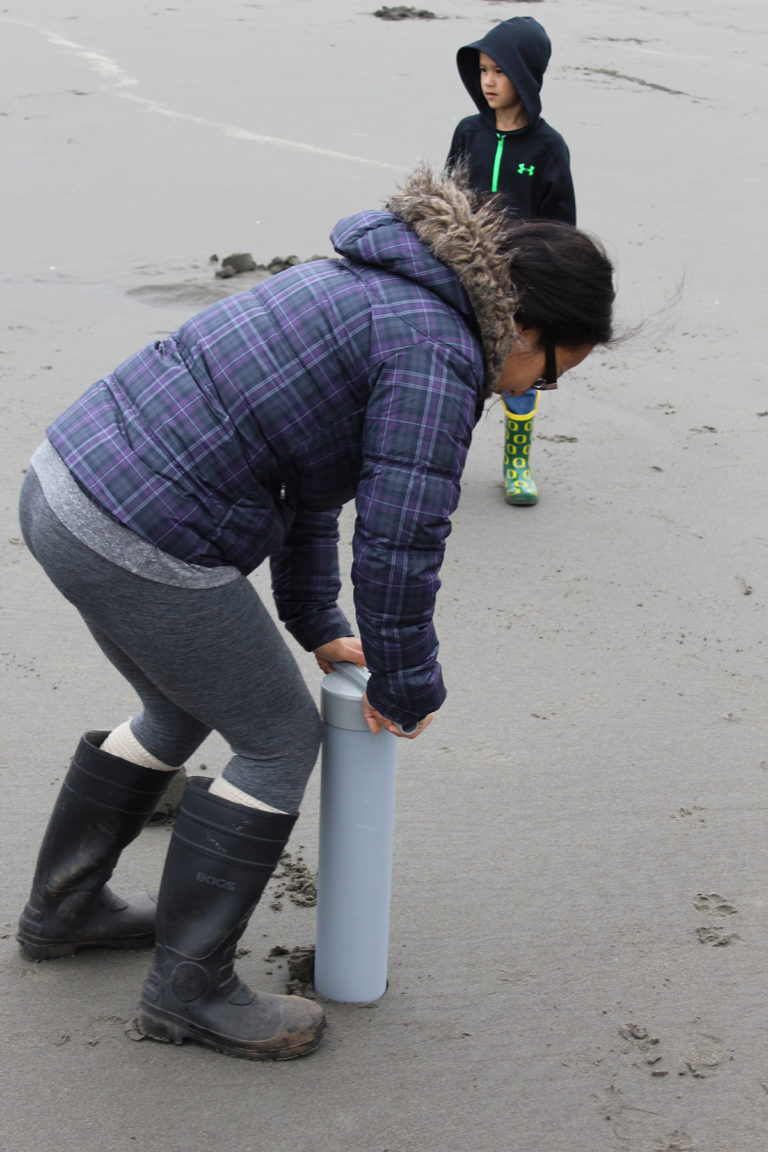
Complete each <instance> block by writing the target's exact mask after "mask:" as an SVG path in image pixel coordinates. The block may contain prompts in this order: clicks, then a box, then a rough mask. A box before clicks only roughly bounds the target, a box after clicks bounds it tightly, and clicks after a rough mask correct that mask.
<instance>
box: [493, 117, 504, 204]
mask: <svg viewBox="0 0 768 1152" xmlns="http://www.w3.org/2000/svg"><path fill="white" fill-rule="evenodd" d="M505 140H506V136H502V134H501V132H497V133H496V158H495V160H494V161H493V176H492V178H491V192H498V190H499V170H500V168H501V154H502V152H503V151H504V141H505Z"/></svg>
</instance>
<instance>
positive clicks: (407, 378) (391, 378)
mask: <svg viewBox="0 0 768 1152" xmlns="http://www.w3.org/2000/svg"><path fill="white" fill-rule="evenodd" d="M457 360H458V363H456V361H457ZM476 372H477V366H472V365H471V364H469V363H468V362H467V361H466V360H464V359H463V358H459V357H452V356H451V353H450V352H449V351H447V350H446V349H445V348H444V347H442V346H440V345H434V344H431V343H428V342H424V343H422V344H417V345H416V346H414V347H411V348H408V349H407V350H403V351H401V352H400V353H399V354H397V355H396V356H393V357H391V358H389V359H388V360H387V362H386V363H385V365H384V366H383V367H382V369H381V370H380V372H379V375H378V377H377V379H376V381H375V383H374V385H373V389H372V392H371V396H370V399H369V402H368V405H367V409H366V417H365V424H364V432H363V468H362V473H361V478H360V483H359V486H358V490H357V497H356V501H357V522H356V527H355V536H354V542H353V565H352V580H353V584H354V596H355V610H356V614H357V623H358V627H359V630H360V638H361V640H362V644H363V651H364V653H365V657H366V661H367V664H368V668H369V670H370V673H371V677H370V680H369V682H368V689H367V694H368V699H369V701H370V703H371V704H372V705H373V707H374V708H376V709H377V710H378V711H379V712H381V713H382V714H383V715H385V716H387V717H389V718H390V719H392V720H395V721H397V722H398V723H401V724H405V723H411V722H413V721H415V720H420V719H422V718H423V717H424V716H426V715H427V714H428V713H429V712H433V711H435V710H436V709H437V708H439V707H440V705H441V704H442V703H443V701H444V699H445V696H446V691H445V687H444V684H443V677H442V672H441V669H440V665H439V663H438V661H437V652H438V640H437V635H436V633H435V629H434V625H433V614H434V608H435V598H436V596H437V592H438V589H439V587H440V579H439V572H440V565H441V563H442V559H443V552H444V547H445V541H446V538H447V537H448V535H449V533H450V530H451V526H450V516H451V514H452V513H453V511H454V510H455V508H456V505H457V504H458V500H459V494H460V478H461V474H462V471H463V469H464V463H465V460H466V455H467V451H468V448H469V444H470V440H471V436H472V428H473V426H474V423H475V419H476V405H477V400H478V392H479V389H480V387H481V381H480V380H478V379H477V378H476Z"/></svg>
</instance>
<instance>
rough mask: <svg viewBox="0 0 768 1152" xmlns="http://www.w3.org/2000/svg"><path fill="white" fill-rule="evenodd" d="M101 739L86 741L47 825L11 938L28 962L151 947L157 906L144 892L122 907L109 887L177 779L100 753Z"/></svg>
mask: <svg viewBox="0 0 768 1152" xmlns="http://www.w3.org/2000/svg"><path fill="white" fill-rule="evenodd" d="M106 737H107V733H106V732H86V734H85V735H84V736H83V738H82V740H81V741H80V743H79V745H78V748H77V751H76V752H75V755H74V756H73V758H72V763H71V764H70V767H69V771H68V772H67V775H66V777H65V778H64V783H63V784H62V786H61V791H60V792H59V795H58V798H57V800H56V804H55V807H54V809H53V812H52V814H51V818H50V820H49V822H48V828H47V829H46V832H45V836H44V837H43V843H42V845H41V847H40V853H39V855H38V858H37V868H36V870H35V877H34V880H33V881H32V894H31V896H30V898H29V901H28V903H27V905H26V907H25V909H24V911H23V912H22V914H21V919H20V921H19V929H18V932H17V933H16V939H17V940H18V941H19V943H20V944H21V948H22V951H23V952H24V954H25V955H26V956H28V957H29V959H30V960H52V959H54V958H55V957H57V956H71V955H72V954H73V953H75V952H77V951H78V949H80V948H88V947H94V946H96V947H101V948H146V947H149V946H151V945H152V944H154V941H155V914H156V904H155V900H154V898H153V897H151V896H149V895H148V894H147V893H146V892H144V893H142V894H141V895H139V896H133V897H131V898H130V899H129V900H123V899H122V898H121V897H119V896H116V895H115V894H114V892H111V891H110V889H109V888H108V887H107V881H108V880H109V878H110V876H111V875H112V872H113V870H114V867H115V864H116V863H117V859H118V857H119V855H120V853H121V852H122V850H123V848H125V847H126V845H127V844H130V842H131V841H132V840H135V838H136V837H137V836H138V834H139V832H140V831H141V829H142V828H143V827H144V824H145V823H146V821H147V820H148V819H149V817H150V816H151V815H152V813H153V811H154V810H155V807H156V805H157V802H158V800H159V799H160V796H161V795H162V794H163V792H164V791H165V789H166V788H167V787H168V785H169V784H170V782H171V780H172V779H173V776H174V773H173V772H156V771H155V770H154V769H152V768H143V767H142V766H141V765H139V764H132V763H131V762H130V761H128V760H121V759H120V757H119V756H111V755H110V754H109V753H108V752H102V750H101V747H100V745H101V744H102V743H103V741H104V740H105V739H106Z"/></svg>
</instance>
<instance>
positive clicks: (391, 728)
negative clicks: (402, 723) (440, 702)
mask: <svg viewBox="0 0 768 1152" xmlns="http://www.w3.org/2000/svg"><path fill="white" fill-rule="evenodd" d="M434 715H435V714H434V712H430V714H429V715H428V716H425V717H424V719H423V720H419V723H418V725H417V727H416V729H415V730H414V731H413V732H403V730H402V728H400V727H399V726H398V725H397V724H396V723H395V721H394V720H388V719H387V717H386V716H382V714H381V712H377V711H376V709H375V708H373V707H372V706H371V705H370V704H369V703H368V697H367V696H366V695H365V694H363V719H364V720H365V722H366V724H367V725H368V727H369V728H370V730H371V732H372V733H373V734H374V736H377V735H378V734H379V732H381V730H382V728H383V729H384V730H385V731H387V732H391V733H392V735H393V736H400V737H402V739H404V740H415V739H416V737H417V736H419V735H420V734H421V733H422V732H423V731H424V729H425V728H428V727H429V725H430V724H431V723H432V720H433V717H434Z"/></svg>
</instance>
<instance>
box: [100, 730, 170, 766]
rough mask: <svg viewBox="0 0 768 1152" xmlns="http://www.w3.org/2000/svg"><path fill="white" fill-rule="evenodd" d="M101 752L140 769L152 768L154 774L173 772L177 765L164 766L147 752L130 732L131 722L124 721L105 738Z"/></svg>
mask: <svg viewBox="0 0 768 1152" xmlns="http://www.w3.org/2000/svg"><path fill="white" fill-rule="evenodd" d="M101 750H102V752H109V754H110V756H119V757H120V759H121V760H128V761H130V763H131V764H140V765H141V767H142V768H154V769H155V771H156V772H175V771H176V769H177V768H178V764H164V763H163V761H162V760H158V759H157V757H156V756H153V755H152V753H151V752H147V750H146V748H144V747H143V746H142V745H141V744H139V742H138V740H137V739H136V737H135V736H134V734H133V732H131V722H130V720H126V721H125V723H124V724H119V725H118V727H117V728H115V729H113V730H112V732H110V734H109V736H107V738H106V740H105V741H104V743H103V744H102V746H101Z"/></svg>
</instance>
